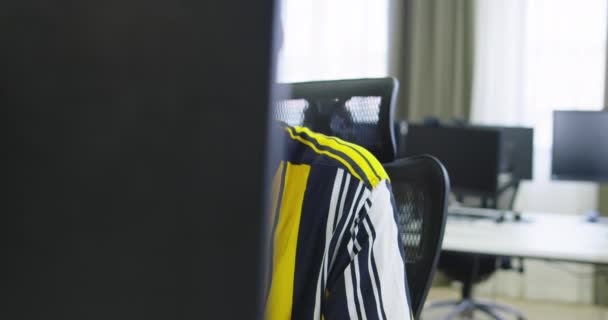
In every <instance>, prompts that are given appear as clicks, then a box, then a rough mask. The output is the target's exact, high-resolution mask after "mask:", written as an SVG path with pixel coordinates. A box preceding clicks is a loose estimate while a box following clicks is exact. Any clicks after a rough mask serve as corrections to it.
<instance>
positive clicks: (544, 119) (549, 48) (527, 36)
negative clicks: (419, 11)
mask: <svg viewBox="0 0 608 320" xmlns="http://www.w3.org/2000/svg"><path fill="white" fill-rule="evenodd" d="M607 9H608V8H607V6H606V1H604V0H578V1H572V0H509V1H501V0H479V1H478V7H477V19H478V26H479V28H477V29H478V30H477V35H476V39H477V47H476V49H477V50H476V55H477V56H476V58H477V62H476V66H475V67H476V70H475V84H474V93H473V96H474V98H473V120H474V121H476V122H483V123H495V124H510V125H526V126H533V127H534V128H535V129H536V132H535V134H536V138H537V139H536V143H537V145H538V146H540V147H545V148H548V147H550V144H551V134H552V112H553V110H560V109H570V110H598V109H601V107H602V105H603V97H604V73H605V68H604V66H605V57H606V20H607V19H606V15H607V12H608V10H607Z"/></svg>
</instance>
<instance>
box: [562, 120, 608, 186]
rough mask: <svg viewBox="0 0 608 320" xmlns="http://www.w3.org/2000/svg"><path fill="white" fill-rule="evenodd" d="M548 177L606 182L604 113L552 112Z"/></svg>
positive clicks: (607, 138)
mask: <svg viewBox="0 0 608 320" xmlns="http://www.w3.org/2000/svg"><path fill="white" fill-rule="evenodd" d="M551 163H552V165H551V177H552V179H554V180H573V181H591V182H608V111H555V112H554V113H553V151H552V161H551Z"/></svg>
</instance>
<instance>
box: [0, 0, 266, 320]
mask: <svg viewBox="0 0 608 320" xmlns="http://www.w3.org/2000/svg"><path fill="white" fill-rule="evenodd" d="M0 12H2V28H0V38H1V39H2V50H0V51H1V52H0V58H1V59H0V70H2V71H1V72H0V106H1V107H2V110H3V111H2V116H1V117H0V118H1V119H2V120H3V122H5V124H4V125H3V126H2V127H3V128H4V129H5V130H6V131H5V132H7V133H6V134H3V136H4V138H5V139H7V141H6V144H3V147H4V152H3V158H4V159H3V160H5V162H4V163H5V165H4V166H3V171H4V172H3V175H2V179H0V180H2V184H3V188H2V190H4V192H5V193H4V197H3V201H2V206H1V209H0V211H1V212H2V218H1V221H0V226H1V227H0V228H1V229H0V239H1V240H0V241H1V244H2V245H1V246H2V265H3V267H4V268H3V269H4V270H5V271H4V272H3V275H2V281H1V282H2V285H1V286H0V292H2V294H1V296H2V297H3V301H2V307H1V308H0V318H1V319H42V318H46V319H79V320H80V319H104V320H105V319H255V318H257V316H256V315H258V314H259V313H258V311H259V309H260V295H259V294H258V293H259V288H258V286H257V285H258V281H260V277H259V275H260V272H259V271H260V266H259V262H260V261H259V259H260V250H259V248H260V238H261V235H260V232H261V228H260V224H261V219H262V211H263V200H264V197H263V195H264V189H265V188H264V186H265V184H264V182H263V181H264V167H265V158H266V156H265V154H266V149H267V145H266V137H267V123H268V120H269V112H268V106H269V105H270V98H269V93H270V91H271V88H270V83H271V78H272V77H271V74H272V69H273V68H272V51H271V37H272V21H273V12H274V1H272V0H262V1H239V3H238V4H235V3H234V2H226V1H216V0H211V1H187V2H183V1H181V2H179V1H169V0H146V1H143V0H121V1H107V0H81V1H76V2H66V1H51V2H45V1H42V2H41V1H34V0H7V1H2V3H1V4H0ZM235 200H236V201H235Z"/></svg>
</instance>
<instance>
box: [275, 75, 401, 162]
mask: <svg viewBox="0 0 608 320" xmlns="http://www.w3.org/2000/svg"><path fill="white" fill-rule="evenodd" d="M282 86H283V87H282V88H279V90H281V91H282V92H289V94H288V96H289V98H288V99H285V100H280V101H279V102H278V103H277V106H276V108H275V114H274V116H275V119H277V120H280V121H283V122H285V123H287V124H288V125H291V126H304V127H308V128H309V129H311V130H312V131H315V132H318V133H322V134H326V135H330V136H335V137H338V138H341V139H343V140H346V141H349V142H352V143H355V144H358V145H360V146H362V147H364V148H366V149H367V150H369V151H370V152H371V153H372V154H374V155H375V156H376V157H377V158H378V160H380V162H382V163H385V162H389V161H393V160H394V159H395V137H394V133H393V130H392V126H393V115H394V109H395V100H396V95H397V89H398V82H397V80H395V79H393V78H380V79H355V80H336V81H315V82H300V83H291V84H283V85H282Z"/></svg>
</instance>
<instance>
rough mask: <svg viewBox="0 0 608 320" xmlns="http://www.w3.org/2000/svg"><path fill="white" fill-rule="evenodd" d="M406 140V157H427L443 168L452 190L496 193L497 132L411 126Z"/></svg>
mask: <svg viewBox="0 0 608 320" xmlns="http://www.w3.org/2000/svg"><path fill="white" fill-rule="evenodd" d="M405 139H406V141H405V145H404V148H405V155H406V156H413V155H420V154H430V155H432V156H435V157H436V158H438V159H439V160H440V161H441V162H442V163H443V164H444V165H445V167H446V169H447V171H448V174H449V175H450V182H451V187H452V190H453V191H455V192H457V193H465V194H467V193H470V194H481V195H492V194H494V193H496V191H497V186H498V183H497V179H498V178H497V177H498V172H499V168H498V166H499V161H500V150H501V146H500V141H501V140H500V139H501V132H500V131H499V130H497V129H486V128H467V127H448V126H439V127H434V126H424V125H417V124H410V125H409V126H408V130H407V134H406V135H405Z"/></svg>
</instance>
